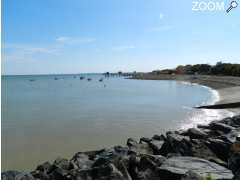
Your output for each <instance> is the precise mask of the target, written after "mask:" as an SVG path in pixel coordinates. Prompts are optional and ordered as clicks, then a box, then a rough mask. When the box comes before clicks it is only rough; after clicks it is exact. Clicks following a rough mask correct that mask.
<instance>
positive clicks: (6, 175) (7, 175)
mask: <svg viewBox="0 0 240 180" xmlns="http://www.w3.org/2000/svg"><path fill="white" fill-rule="evenodd" d="M19 174H21V173H20V172H18V171H5V172H3V173H2V174H1V179H2V180H15V177H16V176H17V175H19Z"/></svg>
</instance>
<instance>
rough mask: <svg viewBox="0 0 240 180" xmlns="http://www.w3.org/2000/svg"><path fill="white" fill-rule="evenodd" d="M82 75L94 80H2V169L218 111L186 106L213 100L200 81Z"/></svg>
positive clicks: (30, 165) (200, 120) (160, 130)
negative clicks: (195, 82) (198, 82)
mask: <svg viewBox="0 0 240 180" xmlns="http://www.w3.org/2000/svg"><path fill="white" fill-rule="evenodd" d="M74 76H75V77H74ZM84 76H85V77H86V78H91V79H92V80H91V81H87V80H86V79H84V80H80V79H79V77H80V75H41V76H40V75H39V76H3V77H2V169H3V170H6V169H17V170H23V169H25V170H26V169H33V168H34V167H36V165H37V164H39V163H42V162H44V161H47V160H53V159H55V158H56V157H58V156H63V157H66V158H70V157H71V156H72V155H73V154H74V153H75V152H78V151H86V150H95V149H99V148H104V147H109V146H113V145H119V144H120V145H124V144H125V143H126V140H127V138H129V137H133V138H140V137H143V136H145V137H152V136H153V135H154V134H160V133H164V132H165V131H166V130H170V129H179V128H186V127H190V126H193V125H196V124H198V123H204V122H205V123H207V122H209V121H210V120H212V119H215V118H218V116H219V115H220V113H218V112H216V111H201V110H194V109H192V108H191V107H194V106H197V105H201V104H206V103H213V102H214V101H216V100H217V98H218V96H217V93H216V92H214V91H212V90H210V89H208V88H205V87H202V86H198V85H190V84H186V83H181V82H174V81H143V80H129V79H124V78H122V77H111V78H104V77H103V76H102V75H97V74H85V75H84ZM100 78H104V79H103V82H99V79H100Z"/></svg>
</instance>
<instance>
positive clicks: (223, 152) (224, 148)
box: [206, 138, 232, 161]
mask: <svg viewBox="0 0 240 180" xmlns="http://www.w3.org/2000/svg"><path fill="white" fill-rule="evenodd" d="M206 145H207V146H208V147H209V148H210V149H211V150H212V152H214V153H215V154H216V155H217V157H218V158H220V159H221V160H223V161H227V159H228V157H229V153H230V148H231V145H232V143H229V142H227V141H223V140H221V139H212V138H209V139H208V141H206Z"/></svg>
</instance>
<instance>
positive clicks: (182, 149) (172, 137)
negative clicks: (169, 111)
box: [159, 133, 192, 156]
mask: <svg viewBox="0 0 240 180" xmlns="http://www.w3.org/2000/svg"><path fill="white" fill-rule="evenodd" d="M159 153H160V154H161V155H163V156H167V155H168V154H169V153H176V154H181V155H185V156H187V155H189V156H190V155H191V154H192V151H191V142H190V139H189V137H186V136H182V135H179V134H176V133H168V134H167V137H166V140H165V142H164V143H163V145H162V147H161V149H160V150H159Z"/></svg>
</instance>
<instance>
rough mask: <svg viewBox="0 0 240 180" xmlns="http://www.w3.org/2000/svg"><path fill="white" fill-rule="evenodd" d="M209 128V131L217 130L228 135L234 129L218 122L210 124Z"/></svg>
mask: <svg viewBox="0 0 240 180" xmlns="http://www.w3.org/2000/svg"><path fill="white" fill-rule="evenodd" d="M209 127H210V129H211V130H218V131H222V132H224V133H229V132H231V131H232V130H234V127H232V126H229V125H227V124H223V123H220V122H212V123H210V124H209Z"/></svg>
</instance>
